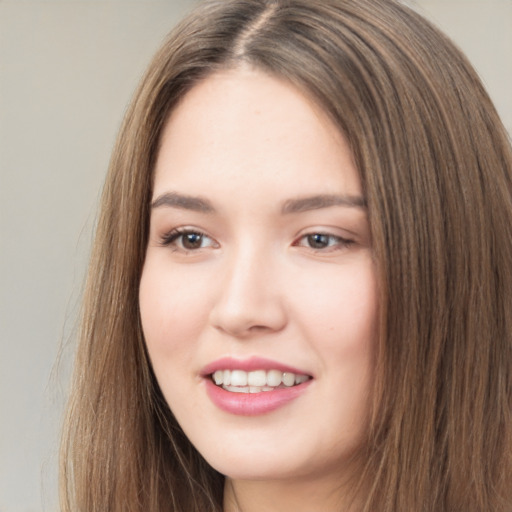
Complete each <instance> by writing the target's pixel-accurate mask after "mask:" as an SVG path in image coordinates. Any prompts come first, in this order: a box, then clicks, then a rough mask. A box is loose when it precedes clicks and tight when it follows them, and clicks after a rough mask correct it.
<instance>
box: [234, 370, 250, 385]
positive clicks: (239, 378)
mask: <svg viewBox="0 0 512 512" xmlns="http://www.w3.org/2000/svg"><path fill="white" fill-rule="evenodd" d="M231 385H232V386H242V387H243V386H247V372H244V371H243V370H232V371H231Z"/></svg>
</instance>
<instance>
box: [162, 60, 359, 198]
mask: <svg viewBox="0 0 512 512" xmlns="http://www.w3.org/2000/svg"><path fill="white" fill-rule="evenodd" d="M155 172H156V175H155V190H154V196H155V195H158V194H159V193H163V192H165V191H166V189H169V188H171V189H175V188H176V187H178V188H179V187H181V186H182V187H200V188H201V189H202V191H203V192H213V191H214V190H215V189H217V188H219V186H222V187H224V189H226V188H227V189H230V190H231V191H232V192H234V193H238V194H240V193H241V191H242V190H245V189H247V188H249V189H251V187H252V190H253V191H256V190H257V189H258V187H259V186H260V185H262V183H263V182H265V183H267V184H269V183H268V181H269V180H271V184H272V185H273V187H274V188H275V189H276V190H277V189H287V190H289V191H290V193H291V194H292V195H293V194H294V189H297V191H296V193H299V194H300V193H301V192H303V190H302V189H304V188H305V187H313V186H314V187H316V188H318V190H315V192H319V193H332V192H337V191H339V192H343V193H348V194H352V195H357V194H360V184H359V178H358V174H357V171H356V169H355V165H354V162H353V158H352V153H351V151H350V149H349V147H348V144H347V142H346V141H345V139H344V137H343V135H342V134H341V132H340V131H339V130H338V129H337V127H336V126H335V125H334V124H333V122H332V121H331V120H330V118H329V116H328V115H327V114H326V113H325V112H323V111H322V110H321V109H320V108H319V107H318V106H317V105H316V104H315V103H314V102H313V101H311V100H310V99H308V98H307V97H306V96H305V95H304V94H303V93H302V92H301V91H299V90H298V89H297V88H296V87H294V86H293V85H291V84H290V83H288V82H286V81H284V80H281V79H278V78H276V77H273V76H270V75H268V74H266V73H264V72H262V71H258V70H254V69H251V68H242V69H235V70H228V71H222V72H217V73H215V74H213V75H211V76H209V77H208V78H206V79H205V80H203V81H202V82H200V83H199V84H197V85H196V86H195V87H194V88H192V90H191V91H189V92H188V93H187V95H186V96H185V97H184V98H183V99H182V101H181V102H180V103H179V104H178V106H177V107H176V108H175V109H174V111H173V112H172V113H171V115H170V117H169V119H168V121H167V123H166V126H165V128H164V131H163V134H162V139H161V145H160V150H159V154H158V158H157V164H156V170H155ZM265 180H266V181H265Z"/></svg>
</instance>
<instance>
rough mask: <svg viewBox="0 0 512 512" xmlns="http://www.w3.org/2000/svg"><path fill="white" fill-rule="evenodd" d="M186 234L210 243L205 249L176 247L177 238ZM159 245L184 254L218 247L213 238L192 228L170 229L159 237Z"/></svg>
mask: <svg viewBox="0 0 512 512" xmlns="http://www.w3.org/2000/svg"><path fill="white" fill-rule="evenodd" d="M187 234H194V235H198V236H200V237H201V240H204V239H208V240H210V241H211V242H212V243H210V244H208V245H207V246H206V247H198V248H195V249H192V248H187V247H182V246H180V245H182V244H179V245H178V243H177V241H178V240H179V238H180V237H183V236H184V235H187ZM160 245H162V246H164V247H173V248H174V250H176V251H181V252H185V253H192V252H199V251H201V250H202V249H208V248H210V247H213V248H215V249H216V248H218V247H219V243H218V242H217V241H216V240H215V239H214V238H213V237H211V236H209V235H207V234H206V233H205V232H204V231H203V230H201V229H197V228H194V227H179V228H173V229H171V230H170V231H168V232H166V233H164V234H163V235H162V236H161V237H160Z"/></svg>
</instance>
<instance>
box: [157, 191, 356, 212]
mask: <svg viewBox="0 0 512 512" xmlns="http://www.w3.org/2000/svg"><path fill="white" fill-rule="evenodd" d="M164 206H165V207H168V208H179V209H183V210H192V211H195V212H200V213H215V208H214V207H213V205H212V203H211V202H210V201H209V200H208V199H205V198H202V197H198V196H189V195H184V194H178V193H177V192H166V193H165V194H162V195H160V196H158V197H157V198H156V199H155V200H154V201H153V202H152V203H151V208H161V207H164ZM332 206H346V207H351V208H362V209H365V208H366V201H365V200H364V198H363V197H361V196H351V195H337V194H319V195H314V196H307V197H300V198H298V199H288V200H287V201H285V202H284V203H283V206H282V208H281V213H282V214H290V213H301V212H306V211H310V210H320V209H322V208H330V207H332Z"/></svg>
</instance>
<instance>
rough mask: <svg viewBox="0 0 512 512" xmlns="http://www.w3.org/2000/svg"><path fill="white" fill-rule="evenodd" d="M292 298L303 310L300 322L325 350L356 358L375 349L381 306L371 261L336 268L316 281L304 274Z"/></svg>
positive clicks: (315, 277)
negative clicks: (350, 353)
mask: <svg viewBox="0 0 512 512" xmlns="http://www.w3.org/2000/svg"><path fill="white" fill-rule="evenodd" d="M293 296H294V298H295V301H296V302H295V303H296V305H297V308H298V309H300V312H299V313H298V315H297V316H298V317H299V319H302V320H299V321H302V325H303V327H304V328H305V329H308V330H309V331H310V335H311V336H312V337H313V338H315V339H317V340H322V344H323V347H325V348H326V349H330V350H332V351H334V352H338V351H354V355H356V354H357V352H360V351H365V350H369V348H370V347H371V346H373V341H374V340H375V336H376V325H377V313H378V305H377V284H376V278H375V271H374V268H373V264H372V262H371V260H369V259H368V260H366V259H365V260H362V261H361V262H360V264H358V265H350V266H347V267H346V268H344V267H341V268H340V267H334V268H333V269H329V271H328V272H325V274H323V275H319V274H316V275H315V276H314V279H312V278H310V277H309V275H308V274H307V273H305V274H304V275H303V277H302V282H301V286H300V287H297V289H296V290H294V294H293ZM315 333H316V335H315Z"/></svg>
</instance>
